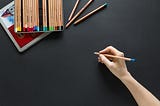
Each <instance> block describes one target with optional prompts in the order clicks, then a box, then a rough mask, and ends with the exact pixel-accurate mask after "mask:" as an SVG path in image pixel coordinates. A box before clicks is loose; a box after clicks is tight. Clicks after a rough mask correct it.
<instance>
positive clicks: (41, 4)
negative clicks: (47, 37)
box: [14, 0, 64, 33]
mask: <svg viewBox="0 0 160 106" xmlns="http://www.w3.org/2000/svg"><path fill="white" fill-rule="evenodd" d="M14 2H15V32H21V33H28V32H29V33H31V32H50V31H62V30H63V29H64V27H63V0H14Z"/></svg>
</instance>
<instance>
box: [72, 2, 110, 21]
mask: <svg viewBox="0 0 160 106" xmlns="http://www.w3.org/2000/svg"><path fill="white" fill-rule="evenodd" d="M106 6H107V3H105V4H104V5H102V6H100V7H98V8H97V9H95V10H93V11H91V12H90V13H88V14H87V15H85V16H84V17H82V18H80V19H79V20H77V21H76V22H75V23H74V24H78V23H80V22H81V21H83V20H85V19H87V18H88V17H89V16H91V15H93V14H95V13H96V12H98V11H100V10H101V9H102V8H104V7H106Z"/></svg>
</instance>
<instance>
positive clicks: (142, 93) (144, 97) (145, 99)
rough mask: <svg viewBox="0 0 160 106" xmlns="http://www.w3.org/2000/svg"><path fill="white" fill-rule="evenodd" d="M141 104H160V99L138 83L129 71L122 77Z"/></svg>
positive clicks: (142, 105) (145, 105) (144, 105)
mask: <svg viewBox="0 0 160 106" xmlns="http://www.w3.org/2000/svg"><path fill="white" fill-rule="evenodd" d="M120 80H121V81H122V82H123V83H124V85H125V86H126V87H127V88H128V89H129V91H130V92H131V94H132V95H133V97H134V99H135V100H136V102H137V104H138V105H139V106H160V101H159V100H158V99H157V98H156V97H154V96H153V95H152V94H151V93H150V92H149V91H148V90H147V89H146V88H144V87H143V86H142V85H141V84H140V83H138V82H137V81H136V80H135V79H134V78H133V77H132V76H131V75H130V74H129V73H128V74H127V75H126V76H124V77H123V78H121V79H120Z"/></svg>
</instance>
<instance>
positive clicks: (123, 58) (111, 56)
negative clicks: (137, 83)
mask: <svg viewBox="0 0 160 106" xmlns="http://www.w3.org/2000/svg"><path fill="white" fill-rule="evenodd" d="M94 54H96V55H100V53H98V52H94ZM102 55H104V56H105V57H110V58H116V59H122V60H125V61H131V62H135V61H136V59H132V58H127V57H121V56H114V55H110V54H102Z"/></svg>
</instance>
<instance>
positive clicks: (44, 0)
mask: <svg viewBox="0 0 160 106" xmlns="http://www.w3.org/2000/svg"><path fill="white" fill-rule="evenodd" d="M42 10H43V31H47V7H46V0H43V8H42Z"/></svg>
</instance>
